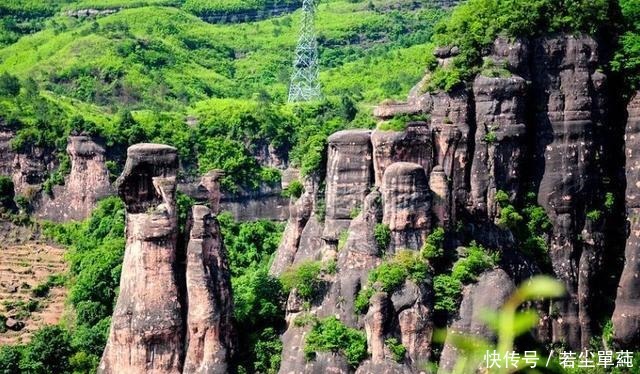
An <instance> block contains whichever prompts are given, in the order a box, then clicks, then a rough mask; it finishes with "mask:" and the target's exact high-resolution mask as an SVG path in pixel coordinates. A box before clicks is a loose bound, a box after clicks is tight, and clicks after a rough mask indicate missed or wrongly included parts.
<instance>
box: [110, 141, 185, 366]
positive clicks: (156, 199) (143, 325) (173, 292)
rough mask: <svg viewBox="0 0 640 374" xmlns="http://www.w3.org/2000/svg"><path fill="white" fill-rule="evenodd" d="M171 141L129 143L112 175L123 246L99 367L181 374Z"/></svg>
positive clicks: (181, 332)
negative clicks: (120, 206)
mask: <svg viewBox="0 0 640 374" xmlns="http://www.w3.org/2000/svg"><path fill="white" fill-rule="evenodd" d="M177 169H178V153H177V151H176V149H175V148H173V147H169V146H166V145H159V144H137V145H134V146H131V147H129V149H128V151H127V162H126V165H125V168H124V171H123V173H122V175H121V176H120V177H119V178H118V180H117V181H116V186H117V190H118V194H119V195H120V197H121V198H122V199H123V200H124V202H125V206H126V211H127V219H126V236H127V242H126V250H125V255H124V262H123V265H122V276H121V278H120V294H119V295H118V301H117V303H116V306H115V310H114V314H113V317H112V321H111V329H110V333H109V338H108V341H107V345H106V348H105V351H104V354H103V356H102V360H101V362H100V366H99V368H98V372H99V373H114V374H119V373H163V374H164V373H180V372H181V369H182V355H183V347H182V344H183V339H184V326H183V321H182V305H180V301H179V300H180V299H179V295H178V285H177V279H176V273H175V259H176V233H177V219H176V200H175V193H176V172H177Z"/></svg>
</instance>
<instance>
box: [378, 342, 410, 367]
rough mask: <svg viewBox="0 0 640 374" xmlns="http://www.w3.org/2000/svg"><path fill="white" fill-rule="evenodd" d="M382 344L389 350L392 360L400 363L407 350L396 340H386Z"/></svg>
mask: <svg viewBox="0 0 640 374" xmlns="http://www.w3.org/2000/svg"><path fill="white" fill-rule="evenodd" d="M384 344H385V345H386V346H387V348H389V350H390V351H391V354H392V355H393V359H394V360H396V361H397V362H402V361H403V360H404V356H405V355H406V354H407V349H406V348H405V347H404V345H402V343H400V342H399V341H398V339H396V338H388V339H386V340H385V341H384Z"/></svg>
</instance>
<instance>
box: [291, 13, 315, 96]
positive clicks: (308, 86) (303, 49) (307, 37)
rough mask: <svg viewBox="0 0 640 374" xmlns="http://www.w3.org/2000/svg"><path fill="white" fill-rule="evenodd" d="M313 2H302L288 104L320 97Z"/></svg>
mask: <svg viewBox="0 0 640 374" xmlns="http://www.w3.org/2000/svg"><path fill="white" fill-rule="evenodd" d="M314 15H315V0H303V2H302V26H301V27H300V37H299V39H298V45H297V46H296V55H295V59H294V61H293V73H292V74H291V83H290V84H291V85H290V86H289V102H298V101H311V100H317V99H320V98H321V97H322V94H321V93H320V83H318V42H317V40H316V33H315V29H314V27H313V18H314Z"/></svg>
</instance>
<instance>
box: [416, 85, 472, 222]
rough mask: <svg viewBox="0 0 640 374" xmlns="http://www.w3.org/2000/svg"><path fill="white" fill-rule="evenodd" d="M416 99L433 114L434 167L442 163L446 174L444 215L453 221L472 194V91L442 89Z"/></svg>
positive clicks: (443, 200) (424, 109) (442, 200)
mask: <svg viewBox="0 0 640 374" xmlns="http://www.w3.org/2000/svg"><path fill="white" fill-rule="evenodd" d="M415 100H417V101H419V102H420V106H421V107H422V108H423V111H424V112H429V113H430V114H431V128H432V130H433V133H434V151H435V152H434V153H435V154H434V165H437V166H434V169H435V168H436V167H438V166H439V167H441V168H442V170H443V171H444V175H445V176H446V183H447V187H446V188H441V189H440V190H441V191H445V192H447V193H448V194H449V195H448V196H446V197H445V198H444V199H441V200H440V201H441V202H443V203H444V206H443V207H442V209H443V210H444V212H446V213H444V214H442V215H443V216H447V217H448V221H449V223H453V222H455V220H456V217H457V215H458V214H459V213H460V212H461V210H462V209H464V207H465V206H466V203H467V197H468V194H469V189H470V187H469V172H470V170H469V166H470V165H469V164H470V161H471V157H472V156H471V155H470V152H471V149H470V147H469V143H470V141H471V137H472V136H473V134H472V132H471V131H472V128H471V126H470V123H472V122H473V121H472V118H471V115H470V113H472V108H471V104H470V98H469V93H468V92H467V91H465V90H458V91H455V92H452V93H444V92H439V93H435V94H424V95H421V96H420V97H417V98H416V99H415Z"/></svg>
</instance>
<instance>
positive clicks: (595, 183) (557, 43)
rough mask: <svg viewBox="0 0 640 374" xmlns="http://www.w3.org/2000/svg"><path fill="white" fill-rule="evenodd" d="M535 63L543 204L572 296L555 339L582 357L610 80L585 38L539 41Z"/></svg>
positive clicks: (562, 305) (562, 306)
mask: <svg viewBox="0 0 640 374" xmlns="http://www.w3.org/2000/svg"><path fill="white" fill-rule="evenodd" d="M533 59H534V60H533V71H532V79H533V82H534V83H533V87H534V98H533V99H534V102H535V104H534V105H535V107H536V108H538V110H537V112H536V124H535V137H536V146H535V151H534V159H533V161H534V163H533V167H534V170H533V172H534V183H537V185H538V203H539V204H540V205H542V206H543V207H544V208H545V210H546V212H547V214H548V215H549V217H550V219H551V222H552V223H553V233H552V237H551V245H550V257H551V262H552V265H553V270H554V272H555V274H556V276H557V277H558V278H559V279H560V280H562V281H563V282H564V283H565V285H566V286H567V289H568V296H567V297H566V298H565V299H564V300H562V301H559V302H556V303H554V308H556V309H558V310H559V318H557V319H556V320H555V321H554V323H553V334H554V337H553V338H554V341H564V342H565V343H566V344H567V346H568V347H570V348H572V349H574V350H579V349H581V348H582V349H583V348H588V346H589V340H590V339H591V320H590V316H591V313H590V311H589V308H590V306H591V305H592V302H591V295H592V292H593V289H592V282H593V280H594V279H593V276H594V274H595V269H597V266H598V258H599V257H601V256H602V251H603V250H604V249H603V248H601V247H599V246H598V245H595V246H594V245H587V246H584V245H583V244H582V242H581V240H580V239H579V235H580V236H582V237H585V236H588V237H591V238H594V237H600V236H601V235H600V234H599V233H597V232H592V230H594V229H595V230H599V228H598V226H594V225H592V224H591V223H589V222H587V221H588V220H587V217H586V213H587V212H589V211H592V210H594V209H601V206H602V205H601V204H602V203H601V202H599V201H597V199H598V198H599V196H602V195H603V194H604V193H603V192H602V190H601V188H602V187H601V183H602V171H601V170H600V169H599V167H598V160H599V159H600V158H601V156H600V155H599V152H600V147H599V144H598V139H596V138H595V135H594V134H595V133H596V131H597V128H598V127H599V126H602V124H603V122H604V121H605V118H606V114H605V113H604V110H605V108H604V107H603V105H604V102H605V100H604V98H603V96H604V95H605V92H604V85H605V76H604V75H603V74H602V73H600V72H598V71H597V70H596V69H597V67H598V65H599V63H600V58H599V55H598V45H597V43H596V42H595V41H594V40H593V39H591V38H590V37H586V36H568V35H560V36H556V37H550V38H543V39H539V40H536V41H535V47H534V53H533ZM596 242H600V240H597V241H596ZM596 242H594V243H596Z"/></svg>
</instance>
